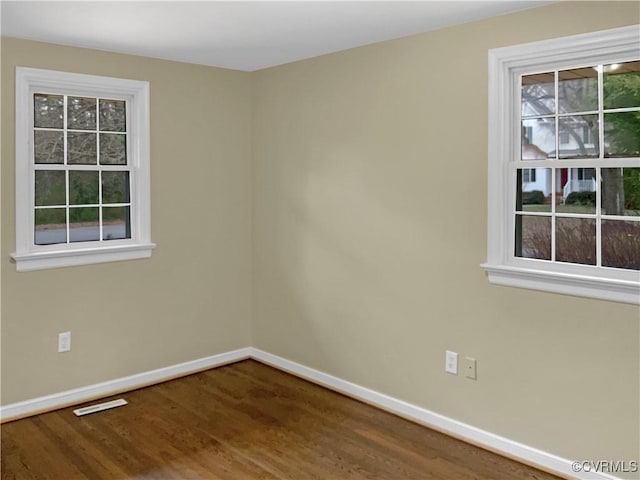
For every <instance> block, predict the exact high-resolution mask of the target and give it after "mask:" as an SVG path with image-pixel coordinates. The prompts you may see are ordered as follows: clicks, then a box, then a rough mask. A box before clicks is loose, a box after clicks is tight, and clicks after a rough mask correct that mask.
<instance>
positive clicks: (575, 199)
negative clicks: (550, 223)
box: [564, 192, 596, 206]
mask: <svg viewBox="0 0 640 480" xmlns="http://www.w3.org/2000/svg"><path fill="white" fill-rule="evenodd" d="M564 203H566V204H568V205H589V206H595V204H596V192H571V193H570V194H569V195H568V196H567V199H566V200H565V202H564Z"/></svg>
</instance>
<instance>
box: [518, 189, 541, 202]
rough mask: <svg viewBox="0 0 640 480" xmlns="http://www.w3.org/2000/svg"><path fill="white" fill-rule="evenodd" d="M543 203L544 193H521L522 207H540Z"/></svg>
mask: <svg viewBox="0 0 640 480" xmlns="http://www.w3.org/2000/svg"><path fill="white" fill-rule="evenodd" d="M543 203H544V193H542V192H541V191H540V190H532V191H531V192H522V204H523V205H542V204H543Z"/></svg>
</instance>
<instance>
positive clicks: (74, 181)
mask: <svg viewBox="0 0 640 480" xmlns="http://www.w3.org/2000/svg"><path fill="white" fill-rule="evenodd" d="M97 203H98V172H82V171H78V170H71V171H70V172H69V205H90V204H97Z"/></svg>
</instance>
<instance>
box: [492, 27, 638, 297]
mask: <svg viewBox="0 0 640 480" xmlns="http://www.w3.org/2000/svg"><path fill="white" fill-rule="evenodd" d="M638 58H640V25H632V26H629V27H622V28H616V29H611V30H605V31H600V32H594V33H588V34H583V35H575V36H571V37H564V38H559V39H553V40H545V41H541V42H534V43H528V44H523V45H516V46H512V47H504V48H498V49H493V50H490V51H489V118H488V127H489V149H488V150H489V151H488V154H489V158H488V167H489V171H488V225H487V227H488V230H487V262H486V263H484V264H482V265H481V266H482V268H484V269H485V270H486V272H487V275H488V278H489V281H490V282H491V283H494V284H497V285H506V286H512V287H520V288H528V289H533V290H541V291H546V292H553V293H560V294H568V295H576V296H582V297H589V298H597V299H604V300H611V301H617V302H624V303H631V304H640V272H638V271H632V270H624V269H619V268H607V267H594V266H588V265H576V264H563V263H554V262H549V261H544V260H536V259H529V258H521V257H515V252H514V235H515V228H514V227H515V226H514V222H515V215H514V212H515V199H516V192H515V186H516V185H515V184H516V182H515V172H516V159H517V158H519V154H520V148H521V145H520V142H521V140H520V131H521V127H520V109H521V106H520V84H519V82H520V76H521V75H522V74H525V73H537V72H544V71H549V70H555V69H567V68H574V67H581V66H584V65H586V64H593V65H597V64H611V63H623V62H625V61H630V60H637V59H638ZM596 162H597V160H596ZM625 162H626V163H625V165H626V166H629V167H639V166H640V159H625ZM529 164H531V167H535V166H536V165H534V164H535V162H530V161H529V162H527V165H529ZM518 166H520V167H522V166H523V165H522V164H520V165H518Z"/></svg>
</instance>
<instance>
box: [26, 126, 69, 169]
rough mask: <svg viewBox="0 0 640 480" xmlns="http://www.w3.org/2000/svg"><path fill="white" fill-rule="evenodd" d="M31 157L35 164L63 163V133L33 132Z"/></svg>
mask: <svg viewBox="0 0 640 480" xmlns="http://www.w3.org/2000/svg"><path fill="white" fill-rule="evenodd" d="M33 155H34V161H35V163H64V133H63V132H56V131H46V130H35V131H34V132H33Z"/></svg>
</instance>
